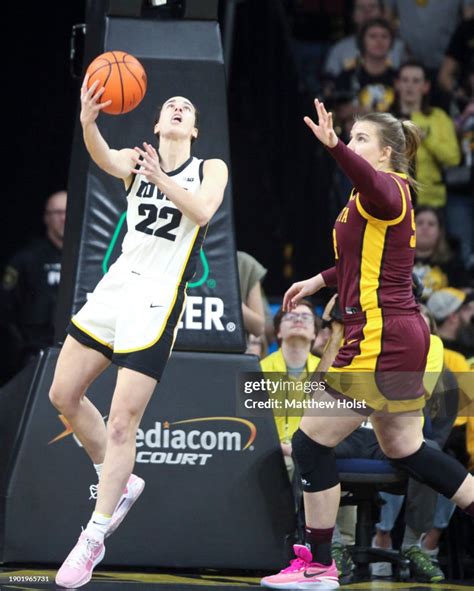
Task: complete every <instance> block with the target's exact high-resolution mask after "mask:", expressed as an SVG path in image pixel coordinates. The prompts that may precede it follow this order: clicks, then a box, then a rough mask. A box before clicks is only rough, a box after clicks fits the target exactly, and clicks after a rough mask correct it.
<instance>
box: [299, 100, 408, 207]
mask: <svg viewBox="0 0 474 591" xmlns="http://www.w3.org/2000/svg"><path fill="white" fill-rule="evenodd" d="M314 104H315V107H316V112H317V114H318V124H316V123H315V122H314V121H312V120H311V119H310V118H309V117H305V118H304V121H305V123H306V125H307V126H308V127H309V128H310V129H311V131H312V132H313V133H314V135H315V136H316V137H317V138H318V140H319V141H320V142H321V143H322V144H323V145H324V146H326V148H329V149H328V152H329V153H330V154H331V156H332V157H333V158H334V159H335V160H336V162H337V163H338V164H339V166H340V168H341V169H342V171H343V172H344V173H345V174H346V175H347V176H348V178H349V179H350V180H351V181H352V183H353V185H354V187H355V189H356V190H357V191H358V192H359V193H360V194H361V201H362V206H363V207H364V209H366V210H367V211H368V212H369V213H370V214H371V215H373V216H375V217H378V218H381V219H392V218H395V217H397V216H398V215H399V214H400V213H401V210H402V202H401V198H400V191H399V190H398V187H397V185H396V183H395V181H394V180H393V179H392V178H391V176H390V175H389V174H387V173H385V172H380V171H377V170H375V168H374V167H373V166H372V165H371V164H369V163H368V162H367V160H364V158H361V157H360V156H359V155H358V154H356V153H355V152H353V151H352V150H350V149H349V148H348V147H347V146H346V145H345V144H344V143H343V142H341V141H340V140H339V139H338V137H337V135H336V133H335V132H334V129H333V122H332V113H328V112H327V111H326V109H325V108H324V105H323V103H320V102H319V101H318V99H316V100H315V101H314Z"/></svg>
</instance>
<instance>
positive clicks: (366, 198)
mask: <svg viewBox="0 0 474 591" xmlns="http://www.w3.org/2000/svg"><path fill="white" fill-rule="evenodd" d="M328 152H329V153H330V154H331V156H332V157H333V158H334V159H335V160H336V162H337V163H338V164H339V167H340V168H341V169H342V171H343V172H344V173H345V174H346V176H347V177H348V178H349V179H350V180H351V181H352V184H353V185H354V188H355V189H356V191H358V192H359V194H360V202H361V204H362V207H363V208H364V209H365V211H367V213H369V214H370V215H371V216H373V217H375V218H378V219H380V220H392V219H395V218H396V217H398V216H399V215H400V213H401V212H402V207H403V204H402V198H401V194H400V190H399V189H398V186H397V184H396V182H395V180H394V179H393V178H392V177H391V176H390V174H388V173H386V172H381V171H378V170H375V168H374V167H373V166H372V165H371V164H369V163H368V162H367V161H366V160H364V158H361V156H359V155H358V154H356V153H355V152H353V151H352V150H350V149H349V148H348V147H347V146H346V145H345V144H344V142H342V141H341V140H339V141H338V142H337V144H336V146H335V147H334V148H328Z"/></svg>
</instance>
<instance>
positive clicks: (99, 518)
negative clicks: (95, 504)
mask: <svg viewBox="0 0 474 591" xmlns="http://www.w3.org/2000/svg"><path fill="white" fill-rule="evenodd" d="M111 519H112V515H104V514H103V513H97V511H94V513H92V517H91V519H90V521H89V523H88V524H87V527H86V532H87V533H88V534H90V535H91V536H92V537H93V538H94V539H96V540H99V541H100V542H103V541H104V537H105V534H106V533H107V530H108V529H109V524H110V520H111Z"/></svg>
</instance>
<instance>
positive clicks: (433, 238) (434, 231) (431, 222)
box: [415, 211, 440, 249]
mask: <svg viewBox="0 0 474 591" xmlns="http://www.w3.org/2000/svg"><path fill="white" fill-rule="evenodd" d="M415 224H416V245H417V247H418V248H422V249H427V248H434V247H435V246H436V243H437V242H438V240H439V236H440V227H439V223H438V218H437V217H436V215H435V214H434V213H433V212H432V211H421V212H420V213H419V214H418V215H417V216H416V218H415Z"/></svg>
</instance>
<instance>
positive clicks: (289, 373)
mask: <svg viewBox="0 0 474 591" xmlns="http://www.w3.org/2000/svg"><path fill="white" fill-rule="evenodd" d="M316 320H317V317H316V315H315V314H314V312H313V307H312V305H311V302H309V301H308V300H302V301H301V302H300V303H299V304H298V306H296V308H295V309H294V310H293V311H291V312H284V311H283V309H282V308H280V309H279V310H278V312H277V313H276V314H275V317H274V320H273V323H274V327H275V335H276V338H277V341H278V350H277V351H275V352H274V353H272V354H271V355H269V356H268V357H265V359H262V361H261V362H260V366H261V368H262V371H263V372H264V373H265V376H266V377H267V378H268V379H274V380H275V381H277V382H278V381H280V379H281V380H282V383H283V384H285V383H288V382H291V381H293V382H301V383H304V382H306V381H308V380H310V378H311V375H312V374H313V373H314V371H315V370H316V367H317V366H318V363H319V357H316V356H315V355H313V354H312V353H311V347H312V346H313V343H314V341H315V339H316V335H317V323H316ZM311 394H312V393H311V392H310V393H305V392H304V389H303V388H301V389H298V390H296V388H295V389H294V390H292V391H291V392H290V391H289V389H287V388H285V387H282V388H280V389H279V391H278V392H277V393H276V394H275V395H274V396H275V398H276V399H277V400H278V399H280V400H282V401H283V400H284V399H285V398H286V397H291V398H292V399H296V400H303V399H304V398H311ZM285 406H286V405H285ZM274 412H275V422H276V426H277V430H278V437H279V438H280V443H281V448H282V452H283V455H284V457H285V463H286V465H287V468H288V474H289V476H290V478H291V477H292V476H293V473H294V464H293V460H292V458H291V452H292V449H291V438H292V436H293V433H294V432H295V431H296V430H297V429H298V427H299V424H300V421H301V416H302V414H303V411H302V410H301V409H288V408H282V409H274Z"/></svg>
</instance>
